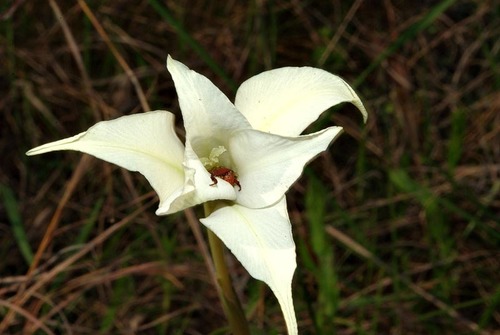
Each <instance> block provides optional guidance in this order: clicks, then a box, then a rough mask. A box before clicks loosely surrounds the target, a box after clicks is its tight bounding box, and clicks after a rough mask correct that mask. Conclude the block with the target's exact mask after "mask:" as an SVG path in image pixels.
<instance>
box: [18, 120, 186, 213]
mask: <svg viewBox="0 0 500 335" xmlns="http://www.w3.org/2000/svg"><path fill="white" fill-rule="evenodd" d="M58 150H76V151H81V152H85V153H87V154H90V155H93V156H95V157H97V158H100V159H102V160H105V161H107V162H110V163H113V164H116V165H119V166H121V167H123V168H125V169H127V170H130V171H138V172H140V173H141V174H143V175H144V176H145V177H146V179H147V180H148V181H149V183H150V184H151V186H152V187H153V189H154V190H155V191H156V193H158V196H159V197H160V207H163V208H168V207H170V204H171V202H172V201H173V200H174V199H175V198H176V197H177V196H179V195H180V194H181V193H182V192H183V189H184V186H183V185H184V169H183V166H182V161H183V157H184V146H183V145H182V143H181V141H180V140H179V138H178V137H177V135H176V134H175V130H174V115H173V114H172V113H170V112H167V111H154V112H148V113H142V114H134V115H127V116H122V117H120V118H117V119H114V120H109V121H102V122H99V123H96V124H95V125H94V126H92V127H91V128H89V129H88V130H87V131H86V132H83V133H80V134H78V135H75V136H73V137H69V138H65V139H62V140H59V141H55V142H51V143H47V144H44V145H42V146H39V147H36V148H34V149H31V150H29V151H28V152H27V153H26V154H27V155H38V154H43V153H46V152H51V151H58ZM188 188H189V186H188Z"/></svg>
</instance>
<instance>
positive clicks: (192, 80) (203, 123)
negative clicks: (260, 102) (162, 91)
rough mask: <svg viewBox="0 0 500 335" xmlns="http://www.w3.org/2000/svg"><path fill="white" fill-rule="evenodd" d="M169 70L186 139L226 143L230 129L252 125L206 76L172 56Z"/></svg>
mask: <svg viewBox="0 0 500 335" xmlns="http://www.w3.org/2000/svg"><path fill="white" fill-rule="evenodd" d="M167 69H168V71H169V72H170V74H171V75H172V79H173V80H174V83H175V89H176V91H177V95H178V97H179V105H180V108H181V111H182V117H183V120H184V127H185V128H186V137H187V140H190V139H191V138H192V137H193V136H196V137H202V138H203V137H204V138H210V139H212V140H215V141H217V139H219V140H220V142H224V139H225V137H226V136H227V134H228V132H230V131H232V130H235V129H241V128H250V124H249V123H248V121H247V120H246V119H245V117H244V116H243V115H242V114H241V113H240V112H239V111H238V110H237V109H236V107H234V105H233V103H232V102H231V101H230V100H229V99H228V98H227V97H226V96H225V95H224V93H222V92H221V91H220V90H219V89H218V88H217V87H216V86H215V85H214V84H213V83H212V82H211V81H210V80H208V79H207V78H206V77H205V76H202V75H201V74H199V73H197V72H195V71H192V70H190V69H189V68H188V67H186V66H185V65H184V64H182V63H181V62H178V61H176V60H174V59H173V58H172V57H170V56H168V59H167Z"/></svg>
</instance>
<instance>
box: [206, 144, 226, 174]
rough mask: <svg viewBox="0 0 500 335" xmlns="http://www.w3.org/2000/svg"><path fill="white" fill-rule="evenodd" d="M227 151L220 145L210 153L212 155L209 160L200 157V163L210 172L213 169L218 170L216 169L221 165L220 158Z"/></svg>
mask: <svg viewBox="0 0 500 335" xmlns="http://www.w3.org/2000/svg"><path fill="white" fill-rule="evenodd" d="M226 151H227V149H226V148H224V146H222V145H219V146H218V147H215V148H212V150H211V151H210V154H209V155H208V158H207V157H200V161H201V163H202V164H203V166H204V167H205V169H207V171H210V170H212V169H213V168H216V167H218V166H220V165H221V163H220V161H219V157H220V156H221V155H222V154H223V153H225V152H226Z"/></svg>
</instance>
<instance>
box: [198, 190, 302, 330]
mask: <svg viewBox="0 0 500 335" xmlns="http://www.w3.org/2000/svg"><path fill="white" fill-rule="evenodd" d="M200 221H201V222H202V223H203V224H204V225H205V226H207V227H208V228H209V229H210V230H212V231H213V232H214V233H215V234H216V235H217V236H218V237H219V238H220V239H221V240H222V241H223V242H224V244H225V245H226V246H227V247H228V248H229V249H230V250H231V252H232V253H233V254H234V255H235V256H236V258H237V259H238V260H239V261H240V262H241V264H242V265H243V266H244V267H245V269H247V271H248V272H249V273H250V275H251V276H252V277H254V278H256V279H259V280H262V281H263V282H265V283H266V284H267V285H269V287H270V288H271V290H272V291H273V292H274V294H275V296H276V298H277V299H278V302H279V304H280V306H281V310H282V311H283V315H284V317H285V321H286V324H287V328H288V334H290V335H293V334H297V321H296V319H295V311H294V308H293V299H292V289H291V287H292V278H293V273H294V271H295V268H296V266H297V264H296V260H295V244H294V242H293V238H292V230H291V224H290V220H289V218H288V213H287V209H286V200H285V198H284V197H283V198H282V199H281V200H280V201H279V202H278V203H277V204H276V205H274V206H272V207H268V208H263V209H250V208H246V207H243V206H239V205H233V206H226V207H222V208H221V209H218V210H216V211H215V212H213V213H212V214H211V215H210V216H208V217H207V218H205V219H201V220H200Z"/></svg>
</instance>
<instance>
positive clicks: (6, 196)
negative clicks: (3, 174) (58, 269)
mask: <svg viewBox="0 0 500 335" xmlns="http://www.w3.org/2000/svg"><path fill="white" fill-rule="evenodd" d="M0 194H1V195H2V202H3V204H4V206H5V210H6V212H7V217H8V219H9V221H10V224H11V227H12V233H13V234H14V239H15V240H16V243H17V245H18V247H19V250H20V251H21V254H22V255H23V257H24V259H25V260H26V264H28V265H29V264H31V262H32V260H33V251H32V250H31V246H30V243H29V241H28V237H27V235H26V230H25V229H24V226H23V222H22V219H21V215H20V213H19V206H18V203H17V199H16V197H15V196H14V193H13V192H12V190H11V189H10V188H8V187H7V186H5V185H3V184H0Z"/></svg>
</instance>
